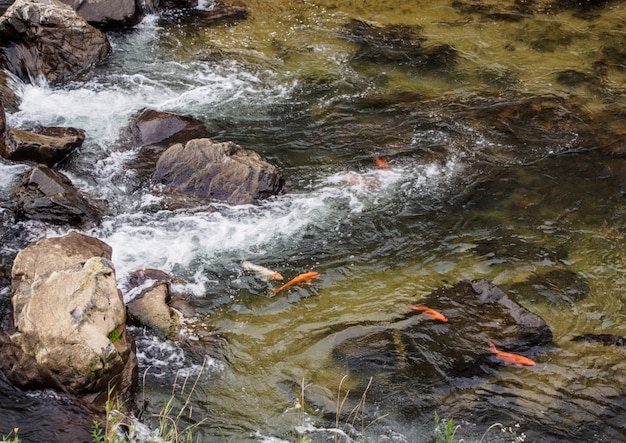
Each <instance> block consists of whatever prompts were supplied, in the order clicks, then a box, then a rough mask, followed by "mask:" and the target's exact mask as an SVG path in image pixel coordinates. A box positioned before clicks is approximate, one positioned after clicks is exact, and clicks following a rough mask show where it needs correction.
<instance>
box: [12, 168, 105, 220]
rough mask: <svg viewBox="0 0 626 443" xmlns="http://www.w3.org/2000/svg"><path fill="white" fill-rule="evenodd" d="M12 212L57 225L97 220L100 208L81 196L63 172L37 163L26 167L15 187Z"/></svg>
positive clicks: (99, 216)
mask: <svg viewBox="0 0 626 443" xmlns="http://www.w3.org/2000/svg"><path fill="white" fill-rule="evenodd" d="M16 215H17V217H18V218H21V219H28V220H39V221H43V222H48V223H54V224H59V225H64V224H68V225H71V226H82V227H88V226H92V225H95V224H98V223H99V222H100V219H101V211H100V210H99V209H98V208H97V207H96V206H94V205H93V204H91V203H90V202H89V201H87V199H85V197H83V196H82V195H81V194H80V193H79V192H78V191H77V190H76V189H75V188H74V187H73V186H72V182H71V181H70V179H69V178H67V177H66V176H65V175H63V174H61V173H60V172H57V171H55V170H53V169H50V168H48V167H47V166H44V165H39V166H36V167H34V168H33V169H31V170H30V171H28V172H27V173H26V174H25V175H24V177H23V179H22V185H21V186H20V188H19V189H18V191H17V204H16Z"/></svg>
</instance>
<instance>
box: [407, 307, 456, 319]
mask: <svg viewBox="0 0 626 443" xmlns="http://www.w3.org/2000/svg"><path fill="white" fill-rule="evenodd" d="M406 311H407V312H413V311H421V312H423V313H424V317H426V318H430V319H431V320H439V321H442V322H444V323H445V322H447V321H448V319H447V318H446V316H445V315H443V314H442V313H441V312H437V311H435V310H434V309H430V308H427V307H426V306H409V307H408V308H406Z"/></svg>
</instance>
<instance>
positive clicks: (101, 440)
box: [9, 362, 207, 443]
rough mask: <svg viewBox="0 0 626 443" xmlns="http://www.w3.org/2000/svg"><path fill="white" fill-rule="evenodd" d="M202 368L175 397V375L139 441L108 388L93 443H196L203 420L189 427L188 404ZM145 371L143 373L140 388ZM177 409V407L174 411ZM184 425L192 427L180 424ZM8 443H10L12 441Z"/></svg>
mask: <svg viewBox="0 0 626 443" xmlns="http://www.w3.org/2000/svg"><path fill="white" fill-rule="evenodd" d="M205 364H206V362H203V363H202V366H201V367H200V370H199V371H198V375H197V376H196V378H195V380H194V382H193V384H191V387H190V388H189V389H188V385H189V383H188V382H189V377H188V376H186V377H185V378H184V380H183V382H182V386H181V388H180V392H179V395H177V393H176V388H177V386H178V381H179V373H177V374H176V377H175V378H174V382H173V384H172V395H171V396H170V397H169V398H168V399H167V400H166V401H165V402H164V404H163V406H162V407H161V410H160V411H159V412H158V413H156V414H153V417H154V418H155V419H156V422H157V424H158V426H157V428H156V429H155V430H154V431H153V432H151V433H150V434H151V435H150V436H149V437H139V436H138V435H137V434H138V432H137V425H136V424H133V423H136V419H135V418H133V417H130V416H128V415H126V414H125V413H124V412H122V406H123V403H120V402H119V401H118V400H117V398H111V396H112V393H113V388H111V389H110V390H109V392H108V398H107V402H106V406H105V412H106V417H105V422H104V423H100V422H99V421H98V420H94V423H93V428H92V432H91V437H92V441H93V443H156V442H159V443H194V442H196V441H199V440H197V439H196V437H195V436H194V434H193V432H194V431H195V430H196V429H197V428H198V427H199V426H200V425H201V424H202V423H204V422H205V421H206V420H207V419H206V418H203V419H202V420H200V421H198V422H195V423H192V408H191V406H190V402H191V398H192V395H193V393H194V392H195V389H196V387H197V385H198V381H199V380H200V377H201V375H202V373H203V372H204V368H205ZM147 371H148V370H146V372H144V377H143V379H144V382H143V385H144V386H145V377H146V374H147ZM144 397H145V394H144ZM143 400H144V401H142V403H143V404H146V402H145V398H144V399H143ZM177 405H180V406H178V407H177ZM185 422H189V423H192V424H184V423H185ZM129 424H130V425H129ZM123 426H126V427H127V430H126V432H123V430H122V427H123ZM142 426H147V428H149V425H147V424H146V423H143V424H142ZM9 442H10V443H14V442H13V441H12V440H10V441H9Z"/></svg>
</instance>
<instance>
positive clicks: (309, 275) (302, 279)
mask: <svg viewBox="0 0 626 443" xmlns="http://www.w3.org/2000/svg"><path fill="white" fill-rule="evenodd" d="M319 276H320V274H319V272H315V271H312V272H306V273H304V274H300V275H298V276H297V277H296V278H293V279H291V280H289V281H288V282H287V283H285V284H284V285H282V286H281V287H280V288H276V289H273V290H272V296H274V295H276V294H278V293H279V292H280V291H282V290H283V289H287V288H290V287H292V286H294V285H301V284H303V283H311V281H313V279H316V278H319Z"/></svg>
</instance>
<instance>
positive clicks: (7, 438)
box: [0, 428, 20, 443]
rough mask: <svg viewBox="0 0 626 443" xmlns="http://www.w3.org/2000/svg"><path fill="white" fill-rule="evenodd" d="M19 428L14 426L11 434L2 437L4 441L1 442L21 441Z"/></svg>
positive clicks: (16, 442)
mask: <svg viewBox="0 0 626 443" xmlns="http://www.w3.org/2000/svg"><path fill="white" fill-rule="evenodd" d="M18 431H19V429H18V428H14V429H13V430H12V431H11V432H9V435H7V436H3V437H2V442H0V443H20V438H19V437H18V436H17V432H18Z"/></svg>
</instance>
